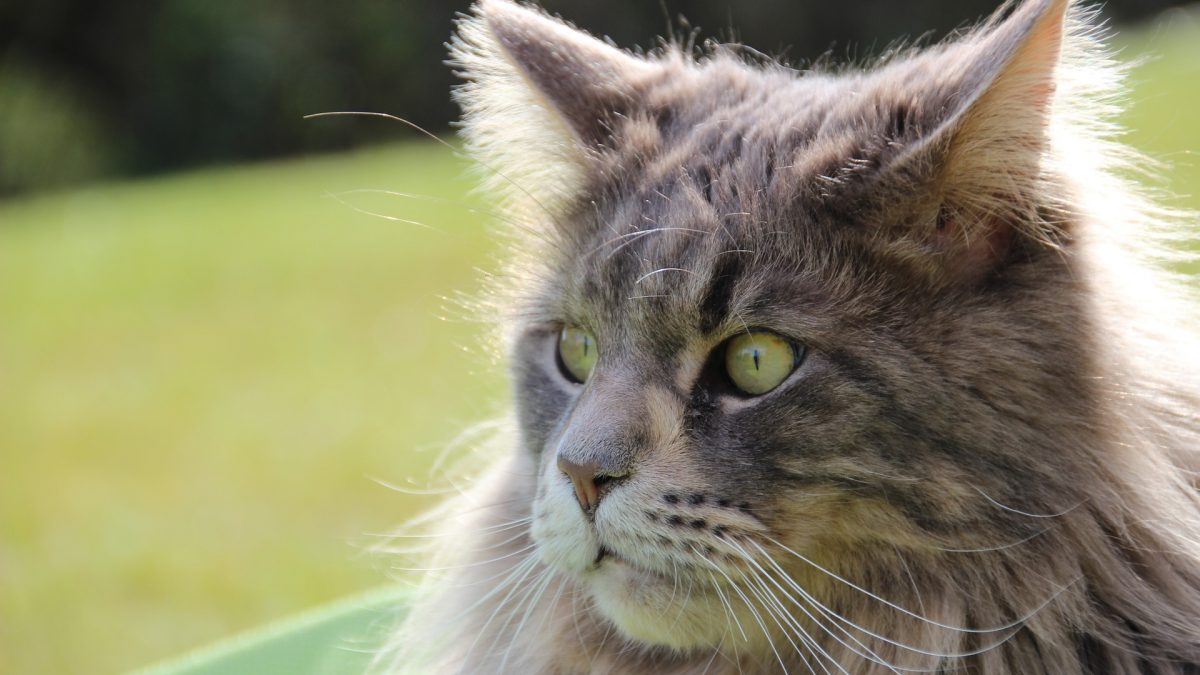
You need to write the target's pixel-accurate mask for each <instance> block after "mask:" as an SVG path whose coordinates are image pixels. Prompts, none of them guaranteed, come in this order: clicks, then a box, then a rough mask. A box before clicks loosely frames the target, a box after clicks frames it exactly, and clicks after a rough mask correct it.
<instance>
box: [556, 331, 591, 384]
mask: <svg viewBox="0 0 1200 675" xmlns="http://www.w3.org/2000/svg"><path fill="white" fill-rule="evenodd" d="M599 354H600V352H599V350H597V348H596V336H594V335H592V334H591V333H589V332H587V331H586V330H583V329H582V328H572V327H570V326H568V327H566V328H563V329H562V333H561V334H559V336H558V360H559V361H562V364H563V368H565V369H566V370H567V374H569V375H570V376H571V378H572V379H574V380H575V381H576V382H585V381H587V379H588V375H591V374H592V368H593V367H594V366H595V365H596V357H597V356H599Z"/></svg>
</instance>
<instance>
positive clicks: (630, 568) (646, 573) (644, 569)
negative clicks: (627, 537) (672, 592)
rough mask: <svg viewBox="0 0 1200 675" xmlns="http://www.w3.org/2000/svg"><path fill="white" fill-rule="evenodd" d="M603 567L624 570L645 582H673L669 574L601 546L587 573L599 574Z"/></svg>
mask: <svg viewBox="0 0 1200 675" xmlns="http://www.w3.org/2000/svg"><path fill="white" fill-rule="evenodd" d="M604 567H610V568H621V569H624V570H625V571H626V572H627V573H628V572H632V573H634V574H635V575H636V576H637V577H640V578H642V579H644V580H647V581H649V580H655V581H672V580H673V579H672V577H671V576H670V575H669V574H667V573H665V572H663V571H662V570H658V569H654V568H652V567H648V566H647V565H645V564H644V563H639V562H636V561H634V560H632V559H631V558H629V557H628V556H624V555H621V553H620V552H618V551H616V550H614V549H612V548H610V547H608V546H604V545H601V546H600V548H599V549H598V550H597V551H596V557H595V559H594V560H593V561H592V565H591V568H590V569H589V570H588V571H589V572H592V573H596V572H600V571H601V570H602V569H603V568H604Z"/></svg>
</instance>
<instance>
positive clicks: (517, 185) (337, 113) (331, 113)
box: [303, 110, 554, 217]
mask: <svg viewBox="0 0 1200 675" xmlns="http://www.w3.org/2000/svg"><path fill="white" fill-rule="evenodd" d="M343 115H347V116H353V115H358V116H362V117H381V118H383V119H387V120H391V121H393V122H399V123H400V124H403V125H405V126H407V127H409V128H410V129H414V130H416V131H417V132H418V133H421V134H424V135H425V136H427V137H429V138H431V139H433V140H434V141H436V142H437V143H439V144H441V145H443V146H445V147H447V148H449V149H450V152H451V153H452V154H453V155H454V156H455V157H458V158H462V159H467V160H469V161H473V162H475V163H476V164H478V165H479V166H482V167H483V168H485V169H487V170H488V171H491V172H492V173H494V174H496V175H497V176H500V178H502V179H504V181H505V182H507V183H508V184H509V185H511V186H513V187H515V188H516V189H518V190H520V191H521V193H522V194H524V195H525V196H526V197H529V199H530V200H531V201H533V203H534V204H537V206H538V208H540V209H541V210H542V211H543V212H544V213H545V214H546V215H547V216H550V217H554V213H553V212H551V211H550V209H548V208H546V205H545V204H543V203H542V202H541V201H539V200H538V198H537V197H534V196H533V194H532V193H531V192H529V190H526V189H525V188H524V187H522V186H521V184H520V183H518V182H516V181H515V180H513V179H512V178H509V177H508V176H507V175H505V174H504V172H503V171H501V170H499V169H497V168H496V167H494V166H492V165H491V164H489V163H488V162H485V161H483V160H481V159H479V158H477V157H467V156H466V155H464V154H463V152H462V151H461V150H459V149H458V148H456V147H454V146H453V145H451V144H449V143H447V142H446V141H444V140H442V139H441V138H439V137H438V136H437V134H434V133H433V132H431V131H429V130H427V129H425V128H424V127H422V126H421V125H419V124H417V123H415V122H411V121H409V120H406V119H404V118H403V117H399V116H396V115H389V114H388V113H381V112H368V111H358V110H335V111H329V112H319V113H312V114H310V115H305V116H304V118H303V119H306V120H310V119H316V118H319V117H338V116H343Z"/></svg>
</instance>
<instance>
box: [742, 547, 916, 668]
mask: <svg viewBox="0 0 1200 675" xmlns="http://www.w3.org/2000/svg"><path fill="white" fill-rule="evenodd" d="M729 543H730V545H732V546H736V547H737V548H738V549H739V550H740V551H741V553H742V555H743V557H745V559H746V560H748V561H749V562H750V563H751V564H752V565H754V566H755V567H757V568H758V570H759V571H761V572H762V574H763V575H764V576H765V577H766V579H768V580H769V581H770V582H771V583H772V584H773V585H774V586H775V587H776V588H778V589H779V590H780V592H782V593H783V594H784V596H785V597H786V598H787V599H788V600H791V601H792V603H794V604H795V605H796V607H797V608H798V609H799V610H800V611H801V612H803V613H804V615H805V616H807V617H808V618H809V619H810V620H811V621H812V622H813V624H815V625H816V626H817V627H818V628H820V629H821V630H822V631H823V632H824V633H825V634H827V635H828V636H829V637H831V638H833V639H834V641H836V642H837V643H838V644H840V645H842V646H843V647H845V648H846V649H848V650H850V651H851V652H852V653H854V654H855V655H857V656H858V657H860V658H863V659H866V660H868V661H874V662H875V663H878V664H879V665H881V666H883V667H885V668H887V669H888V670H891V671H892V672H893V673H897V669H896V667H895V666H893V665H892V664H890V663H888V662H887V661H886V660H884V659H883V658H882V657H880V656H879V655H878V654H876V653H875V652H873V651H871V649H870V648H869V647H867V646H866V645H865V644H863V643H862V642H861V641H860V640H859V639H858V638H856V637H854V636H853V635H851V634H850V633H849V632H848V631H847V630H846V629H845V628H842V627H841V626H839V625H838V624H836V623H835V624H834V627H835V628H837V629H838V630H839V631H841V632H842V633H843V634H844V635H845V636H846V637H848V638H849V639H850V640H852V641H853V642H854V643H855V644H857V645H858V646H859V647H861V648H862V649H863V650H864V651H866V652H867V653H866V654H863V653H862V652H859V651H858V650H857V649H855V648H854V647H852V646H851V645H849V644H847V643H846V642H844V641H843V640H842V639H841V638H839V637H838V636H837V635H835V634H834V633H833V632H832V631H831V630H829V628H828V627H826V626H825V624H824V623H823V622H822V621H821V620H820V619H819V618H817V617H816V616H813V614H812V613H811V612H809V611H808V609H806V608H805V607H804V605H803V604H801V603H800V601H799V600H797V599H796V598H795V596H793V595H792V594H791V593H790V592H788V590H787V589H785V588H783V587H782V586H780V585H779V582H778V581H777V580H776V579H775V578H774V577H773V576H772V575H771V574H770V573H769V572H768V571H767V570H766V569H764V568H763V567H762V565H760V564H759V563H758V561H757V560H755V559H754V557H753V556H752V555H750V554H749V553H748V552H747V551H745V549H742V547H741V546H738V544H737V543H736V542H733V541H730V542H729ZM751 543H753V542H751ZM754 546H755V547H756V548H758V549H759V551H760V552H761V553H762V554H763V556H764V557H766V559H767V562H768V563H769V564H770V565H771V566H772V568H773V569H774V570H775V571H776V572H777V573H778V574H779V575H780V576H782V577H783V578H784V582H785V583H787V584H788V585H789V586H791V587H793V588H795V589H796V590H798V591H799V592H800V593H802V594H803V596H804V597H805V599H808V598H811V597H812V596H811V595H810V594H809V593H808V592H807V591H805V590H804V589H802V588H801V587H800V585H799V584H798V583H796V581H795V580H794V579H792V578H791V577H790V576H789V575H788V574H787V572H785V571H784V570H783V568H781V567H780V566H779V564H778V563H776V562H775V561H774V560H773V559H771V557H770V555H769V554H768V553H767V552H766V551H765V550H763V549H762V547H761V546H759V545H758V544H754ZM810 602H812V601H811V600H810ZM817 604H819V603H817ZM814 608H815V609H817V611H818V612H821V613H822V614H824V612H823V611H822V610H823V608H824V605H821V608H816V607H814ZM814 642H815V641H814ZM818 649H820V648H819V647H818ZM821 653H822V654H825V656H826V657H828V658H830V660H831V661H833V659H832V657H830V656H829V654H828V653H827V652H825V651H824V650H821ZM834 665H837V666H838V669H839V670H842V672H845V671H844V670H843V669H842V667H841V665H838V664H837V663H836V662H834ZM903 670H906V671H910V672H926V671H925V670H918V669H911V668H904V669H903ZM847 675H849V674H847ZM897 675H899V673H897Z"/></svg>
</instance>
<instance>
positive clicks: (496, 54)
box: [450, 0, 655, 209]
mask: <svg viewBox="0 0 1200 675" xmlns="http://www.w3.org/2000/svg"><path fill="white" fill-rule="evenodd" d="M450 55H451V60H450V64H451V65H452V66H453V67H454V68H455V72H456V74H457V75H459V76H460V77H461V78H463V81H464V82H463V84H462V85H460V86H459V88H458V89H457V90H456V92H455V98H456V100H457V101H458V103H459V104H460V105H461V106H462V108H463V124H462V126H463V135H464V137H465V139H466V142H467V148H468V150H469V151H470V152H471V153H472V154H473V155H474V156H475V158H476V159H478V160H479V161H480V162H481V163H482V164H483V165H484V170H485V172H486V173H489V174H491V175H489V176H488V178H487V182H488V183H489V184H490V187H493V188H496V191H497V193H498V194H499V195H500V196H501V197H507V198H508V199H510V200H513V201H516V202H518V203H519V202H522V201H524V200H526V199H529V200H533V201H535V202H537V205H536V206H537V207H539V208H545V209H553V208H554V207H557V206H561V205H562V204H563V203H564V202H566V201H569V200H571V199H572V198H573V197H574V196H577V194H578V192H579V191H580V189H581V186H582V185H583V183H584V181H585V180H586V175H587V174H586V172H587V162H588V155H589V153H591V152H594V151H595V150H596V149H597V148H598V147H600V146H602V145H603V144H604V143H605V142H606V140H607V139H608V135H609V129H610V126H609V122H610V121H611V120H612V118H613V117H614V116H617V115H620V114H622V113H624V112H626V111H627V110H628V109H629V107H630V106H631V105H632V102H633V101H634V99H635V98H636V96H637V90H638V86H639V84H640V83H641V82H643V81H645V80H646V78H648V77H650V75H651V74H652V72H653V71H654V70H655V69H654V67H653V66H652V65H651V64H650V63H649V62H647V61H646V60H644V59H641V58H638V57H636V56H633V55H631V54H629V53H627V52H624V51H621V50H620V49H617V48H616V47H613V46H611V45H609V44H607V43H605V42H602V41H600V40H597V39H596V38H594V37H592V36H590V35H588V34H587V33H584V32H583V31H580V30H578V29H576V28H573V27H571V26H569V25H567V24H566V23H564V22H563V21H561V20H559V19H556V18H554V17H551V16H548V15H547V14H545V13H543V12H542V11H540V10H538V9H535V8H532V7H526V6H522V5H519V4H516V3H514V2H510V1H509V0H480V2H477V3H476V4H475V6H474V8H473V10H472V12H471V14H469V15H466V16H464V17H463V18H461V19H460V20H459V22H458V30H457V32H456V34H455V36H454V37H453V39H452V41H451V44H450Z"/></svg>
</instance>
